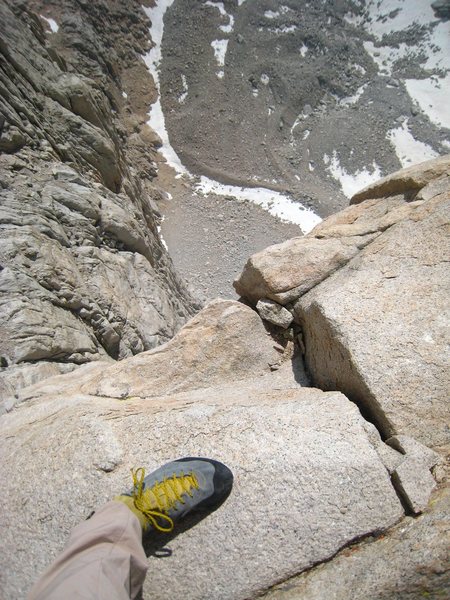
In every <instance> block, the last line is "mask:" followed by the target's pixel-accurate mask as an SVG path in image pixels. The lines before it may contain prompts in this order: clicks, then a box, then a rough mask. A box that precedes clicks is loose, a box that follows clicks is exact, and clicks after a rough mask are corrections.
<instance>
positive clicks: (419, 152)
mask: <svg viewBox="0 0 450 600" xmlns="http://www.w3.org/2000/svg"><path fill="white" fill-rule="evenodd" d="M388 139H389V140H390V142H391V144H392V145H393V146H394V148H395V152H396V154H397V156H398V159H399V161H400V162H401V164H402V167H409V166H410V165H414V164H416V163H420V162H423V161H425V160H429V159H431V158H437V156H438V154H437V152H435V151H434V150H433V148H431V147H430V146H428V144H424V143H423V142H420V141H419V140H416V139H414V137H413V136H412V134H411V132H410V131H409V128H408V119H407V118H406V117H405V120H404V121H403V123H402V125H401V126H400V127H398V128H397V129H391V130H390V131H389V132H388Z"/></svg>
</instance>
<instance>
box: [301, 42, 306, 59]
mask: <svg viewBox="0 0 450 600" xmlns="http://www.w3.org/2000/svg"><path fill="white" fill-rule="evenodd" d="M307 52H308V46H306V44H302V47H301V48H300V54H301V55H302V58H305V56H306V53H307Z"/></svg>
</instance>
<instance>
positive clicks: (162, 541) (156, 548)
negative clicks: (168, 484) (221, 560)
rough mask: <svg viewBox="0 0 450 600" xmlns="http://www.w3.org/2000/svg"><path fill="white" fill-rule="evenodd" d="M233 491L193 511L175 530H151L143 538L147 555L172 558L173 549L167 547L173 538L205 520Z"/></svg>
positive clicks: (176, 525)
mask: <svg viewBox="0 0 450 600" xmlns="http://www.w3.org/2000/svg"><path fill="white" fill-rule="evenodd" d="M230 493H231V489H230V490H229V492H228V493H227V494H226V496H224V497H223V498H222V499H221V500H220V502H219V503H216V504H215V505H214V506H211V507H207V508H206V507H205V508H203V509H201V510H198V511H195V512H192V513H191V514H189V515H187V516H186V517H185V518H184V519H183V520H182V521H180V523H178V524H175V527H174V529H173V531H171V532H170V533H161V532H159V531H155V530H151V531H150V532H149V533H148V534H147V535H146V536H145V537H144V539H143V540H142V545H143V547H144V551H145V554H146V556H148V557H149V556H153V557H155V558H160V559H164V558H170V557H171V556H172V550H171V549H170V548H168V547H167V544H169V543H170V542H171V541H172V540H174V539H175V538H176V537H178V536H179V535H180V534H182V533H184V532H185V531H187V530H188V529H191V527H195V525H197V524H198V523H200V521H203V519H205V518H206V517H207V516H208V515H210V514H211V513H213V512H214V511H216V510H217V509H218V508H220V507H221V506H222V504H223V503H224V502H225V501H226V499H227V498H228V496H229V495H230Z"/></svg>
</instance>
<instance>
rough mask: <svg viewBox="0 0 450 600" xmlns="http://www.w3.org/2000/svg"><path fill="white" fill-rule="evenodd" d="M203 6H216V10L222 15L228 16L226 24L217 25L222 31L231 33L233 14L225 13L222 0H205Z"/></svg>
mask: <svg viewBox="0 0 450 600" xmlns="http://www.w3.org/2000/svg"><path fill="white" fill-rule="evenodd" d="M205 6H211V7H212V8H217V10H218V11H219V12H220V14H221V15H222V17H228V24H227V25H220V26H219V29H220V30H221V31H223V32H224V33H231V32H232V31H233V28H234V17H233V15H230V14H228V13H227V11H226V10H225V6H224V4H223V2H212V1H211V0H207V2H205Z"/></svg>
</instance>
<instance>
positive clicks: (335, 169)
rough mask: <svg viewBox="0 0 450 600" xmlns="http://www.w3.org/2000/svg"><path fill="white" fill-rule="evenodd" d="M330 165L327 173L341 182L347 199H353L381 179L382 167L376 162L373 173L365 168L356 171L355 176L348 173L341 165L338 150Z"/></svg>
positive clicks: (373, 164)
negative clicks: (357, 193) (370, 184)
mask: <svg viewBox="0 0 450 600" xmlns="http://www.w3.org/2000/svg"><path fill="white" fill-rule="evenodd" d="M325 156H326V155H325ZM325 156H324V162H325ZM329 163H330V164H329V166H328V167H327V171H329V172H330V173H331V175H332V176H333V177H334V179H336V180H337V181H339V183H340V184H341V188H342V191H343V192H344V194H345V195H346V196H347V198H351V197H352V196H353V195H354V194H356V192H359V190H361V189H362V188H364V187H366V185H369V183H373V182H374V181H377V180H378V179H380V177H381V170H380V167H379V166H378V165H377V164H376V162H375V161H373V163H372V166H373V171H369V169H367V168H366V167H364V169H362V170H361V171H356V173H353V175H351V174H350V173H347V171H346V170H345V169H344V168H343V167H342V166H341V165H340V163H339V158H338V155H337V152H336V150H333V156H332V157H331V160H329Z"/></svg>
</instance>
